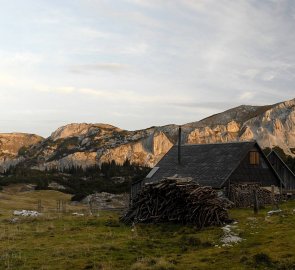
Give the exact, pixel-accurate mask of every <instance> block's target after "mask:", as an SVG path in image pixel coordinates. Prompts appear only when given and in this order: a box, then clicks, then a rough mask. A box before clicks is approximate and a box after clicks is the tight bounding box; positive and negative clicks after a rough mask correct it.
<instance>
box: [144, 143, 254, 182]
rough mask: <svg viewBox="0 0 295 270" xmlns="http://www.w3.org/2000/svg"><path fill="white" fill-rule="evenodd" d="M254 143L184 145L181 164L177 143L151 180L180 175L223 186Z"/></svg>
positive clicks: (163, 159)
mask: <svg viewBox="0 0 295 270" xmlns="http://www.w3.org/2000/svg"><path fill="white" fill-rule="evenodd" d="M255 145H257V143H256V142H254V141H253V142H235V143H217V144H188V145H182V146H181V164H180V165H179V164H178V161H177V156H178V155H177V153H178V149H177V148H178V146H177V145H174V146H173V147H172V148H171V149H170V150H169V151H168V153H167V154H166V155H165V156H164V157H163V158H162V159H161V160H160V161H159V162H158V164H157V165H156V166H155V167H159V169H158V170H157V171H156V172H155V173H154V175H153V176H152V177H151V178H150V179H149V181H157V180H160V179H162V178H165V177H173V176H176V175H177V177H192V178H193V180H194V181H196V182H198V183H199V184H200V185H208V186H212V187H214V188H221V187H222V184H223V183H224V182H225V181H226V180H227V179H228V177H229V176H230V175H231V173H232V172H233V171H234V170H235V169H236V168H237V166H238V165H239V163H240V162H241V161H242V159H243V158H244V157H245V156H246V155H247V153H248V152H249V151H250V150H251V149H252V148H253V147H254V146H255ZM149 181H148V182H149Z"/></svg>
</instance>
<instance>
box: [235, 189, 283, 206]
mask: <svg viewBox="0 0 295 270" xmlns="http://www.w3.org/2000/svg"><path fill="white" fill-rule="evenodd" d="M254 190H256V194H257V200H258V205H259V206H260V207H264V206H265V205H268V204H272V203H273V198H272V193H271V191H269V190H267V189H265V188H262V187H260V186H259V185H256V184H253V185H252V184H251V185H242V184H237V185H231V186H230V194H229V199H230V200H231V201H232V202H233V203H234V206H235V207H241V208H243V207H252V206H253V205H254ZM274 199H275V201H274V203H276V201H277V197H275V198H274Z"/></svg>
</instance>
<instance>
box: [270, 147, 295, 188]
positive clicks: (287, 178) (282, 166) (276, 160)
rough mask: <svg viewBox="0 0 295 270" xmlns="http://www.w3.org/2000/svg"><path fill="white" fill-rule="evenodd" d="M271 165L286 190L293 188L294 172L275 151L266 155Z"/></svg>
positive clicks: (294, 183)
mask: <svg viewBox="0 0 295 270" xmlns="http://www.w3.org/2000/svg"><path fill="white" fill-rule="evenodd" d="M267 158H268V160H269V161H270V163H271V165H272V166H273V168H274V169H275V171H276V172H277V174H278V175H279V176H280V178H281V179H282V182H283V183H284V186H285V189H286V190H295V174H294V173H293V172H292V171H291V169H290V168H289V167H288V166H287V165H286V163H285V162H284V161H283V160H282V159H281V157H280V156H279V155H278V153H277V152H275V151H271V152H270V153H269V155H268V156H267Z"/></svg>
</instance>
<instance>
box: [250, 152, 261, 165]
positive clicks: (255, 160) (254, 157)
mask: <svg viewBox="0 0 295 270" xmlns="http://www.w3.org/2000/svg"><path fill="white" fill-rule="evenodd" d="M249 157H250V160H249V161H250V164H251V165H259V153H258V152H256V151H251V152H250V156H249Z"/></svg>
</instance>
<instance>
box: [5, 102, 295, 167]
mask: <svg viewBox="0 0 295 270" xmlns="http://www.w3.org/2000/svg"><path fill="white" fill-rule="evenodd" d="M1 136H3V137H6V141H2V140H1V138H2V137H1ZM14 136H16V135H15V134H2V135H0V141H1V145H0V151H1V153H2V154H1V155H2V159H1V160H0V166H2V169H4V168H6V167H7V166H9V164H11V165H13V164H16V163H20V164H23V165H25V166H29V167H32V168H36V169H40V170H44V169H45V168H59V169H62V168H66V167H71V166H82V167H88V166H91V165H94V164H100V163H102V162H110V161H112V160H115V161H116V162H117V163H123V162H124V161H125V160H126V159H129V160H130V161H131V162H132V163H139V164H143V165H148V166H153V165H154V164H155V163H156V162H158V161H159V160H160V158H162V156H163V155H164V154H165V153H166V152H167V151H168V150H169V149H170V147H171V146H172V145H173V144H174V143H176V142H177V136H178V126H177V125H167V126H160V127H150V128H147V129H143V130H136V131H127V130H122V129H119V128H117V127H114V126H111V125H107V124H86V123H82V124H69V125H66V126H63V127H60V128H59V129H57V130H56V131H54V132H53V133H52V134H51V136H50V137H48V138H47V139H43V138H41V137H39V136H37V135H29V134H23V136H27V137H26V138H28V139H26V140H24V141H26V143H25V142H24V141H23V142H22V140H21V139H18V140H17V139H14V138H15V137H14ZM10 137H11V138H10ZM8 138H10V139H8ZM13 140H16V141H17V142H18V143H16V144H15V145H14V147H11V148H10V150H9V151H6V150H5V149H8V148H9V147H8V145H11V143H9V141H10V142H11V141H13ZM247 140H257V141H258V143H259V144H260V145H261V146H262V147H264V148H266V147H274V146H278V147H280V148H281V149H283V151H284V152H285V154H287V155H291V156H295V99H293V100H289V101H285V102H281V103H277V104H274V105H267V106H247V105H242V106H239V107H236V108H233V109H230V110H227V111H225V112H222V113H219V114H215V115H212V116H210V117H207V118H205V119H203V120H201V121H197V122H192V123H188V124H185V125H183V126H182V143H189V144H192V143H217V142H229V141H247ZM4 160H5V161H4Z"/></svg>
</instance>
